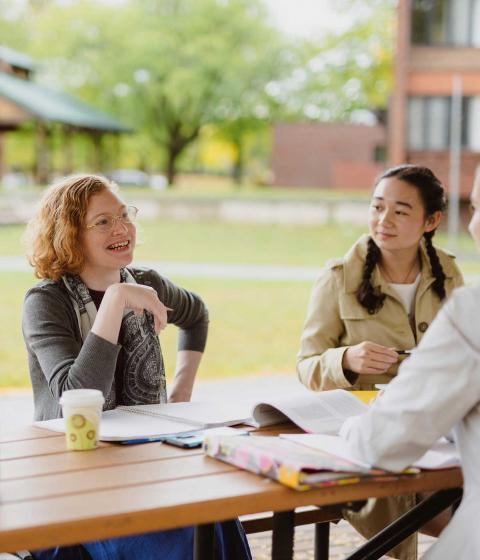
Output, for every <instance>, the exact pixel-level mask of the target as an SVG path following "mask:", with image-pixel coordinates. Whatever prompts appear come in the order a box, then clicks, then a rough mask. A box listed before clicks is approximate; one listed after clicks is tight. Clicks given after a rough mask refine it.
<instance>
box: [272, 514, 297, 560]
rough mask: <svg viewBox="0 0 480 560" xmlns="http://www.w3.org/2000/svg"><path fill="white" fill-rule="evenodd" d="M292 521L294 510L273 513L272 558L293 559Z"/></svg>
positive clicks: (293, 527)
mask: <svg viewBox="0 0 480 560" xmlns="http://www.w3.org/2000/svg"><path fill="white" fill-rule="evenodd" d="M294 522H295V512H294V511H277V512H275V513H274V514H273V532H272V560H292V559H293V537H294V530H295V525H294Z"/></svg>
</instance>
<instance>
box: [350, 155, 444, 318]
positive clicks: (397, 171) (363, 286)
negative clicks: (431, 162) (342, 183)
mask: <svg viewBox="0 0 480 560" xmlns="http://www.w3.org/2000/svg"><path fill="white" fill-rule="evenodd" d="M392 177H394V178H396V179H398V180H400V181H405V182H406V183H408V184H409V185H412V186H413V187H416V189H417V191H418V194H419V195H420V198H421V199H422V203H423V207H424V209H425V216H431V215H432V214H434V213H435V212H438V211H440V212H443V211H444V210H445V207H446V202H445V193H444V190H443V187H442V183H441V182H440V181H439V179H438V178H437V177H436V176H435V175H434V173H433V172H432V171H431V170H430V169H428V167H422V166H419V165H411V164H404V165H398V166H396V167H391V168H390V169H387V170H386V171H385V172H384V173H383V174H382V175H380V176H379V177H378V178H377V180H376V181H375V187H376V186H377V185H378V183H380V181H381V180H382V179H389V178H392ZM434 235H435V230H432V231H428V232H425V233H424V234H423V237H424V238H425V248H426V250H427V255H428V258H429V260H430V267H431V269H432V274H433V276H434V278H435V281H434V283H433V284H432V288H433V291H434V292H435V293H436V294H437V295H438V297H439V298H440V299H441V300H443V299H445V297H446V292H445V278H446V276H445V272H444V271H443V268H442V265H441V264H440V259H439V258H438V255H437V252H436V251H435V247H434V246H433V244H432V238H433V236H434ZM380 255H381V253H380V249H379V248H378V246H377V245H376V243H375V242H374V241H373V239H372V238H369V240H368V246H367V255H366V257H365V264H364V267H363V274H362V280H361V282H360V285H359V287H358V290H357V300H358V302H359V303H360V305H362V306H363V307H365V309H367V310H368V312H369V313H371V314H374V313H377V312H378V311H380V309H381V308H382V306H383V302H384V300H385V294H382V292H381V291H380V290H379V288H378V287H377V288H374V287H373V285H372V282H371V276H372V273H373V270H374V268H375V265H376V264H377V263H378V261H379V260H380Z"/></svg>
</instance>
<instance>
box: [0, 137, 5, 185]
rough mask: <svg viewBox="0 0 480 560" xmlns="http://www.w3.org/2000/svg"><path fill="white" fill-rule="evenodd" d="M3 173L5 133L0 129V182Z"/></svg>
mask: <svg viewBox="0 0 480 560" xmlns="http://www.w3.org/2000/svg"><path fill="white" fill-rule="evenodd" d="M4 173H5V133H4V132H2V131H0V183H1V182H2V179H3V175H4Z"/></svg>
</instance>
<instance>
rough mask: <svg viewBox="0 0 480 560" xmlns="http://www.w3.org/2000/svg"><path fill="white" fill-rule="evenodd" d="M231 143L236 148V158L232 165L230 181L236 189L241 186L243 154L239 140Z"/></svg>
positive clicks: (243, 163) (243, 164) (241, 143)
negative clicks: (231, 180)
mask: <svg viewBox="0 0 480 560" xmlns="http://www.w3.org/2000/svg"><path fill="white" fill-rule="evenodd" d="M233 143H234V145H235V147H236V148H237V158H236V160H235V162H234V164H233V169H232V179H233V182H234V183H235V185H236V186H237V187H241V186H242V184H243V175H244V171H245V170H244V167H245V153H244V148H243V142H242V139H241V138H237V139H236V140H234V142H233Z"/></svg>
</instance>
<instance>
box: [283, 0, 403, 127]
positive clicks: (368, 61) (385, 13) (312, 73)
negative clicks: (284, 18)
mask: <svg viewBox="0 0 480 560" xmlns="http://www.w3.org/2000/svg"><path fill="white" fill-rule="evenodd" d="M336 8H337V10H339V11H341V12H346V11H347V10H348V11H354V13H355V19H354V21H353V18H352V14H350V19H351V20H352V24H351V25H350V26H349V27H347V28H346V29H344V30H342V31H340V32H337V33H330V34H328V35H325V36H323V37H321V38H320V39H318V40H307V41H304V42H302V43H300V44H299V45H298V47H297V49H296V50H295V51H294V52H295V56H296V63H295V65H294V67H295V70H294V71H293V72H292V74H291V75H290V76H289V78H288V79H287V80H285V81H284V82H283V83H282V84H280V85H277V87H276V97H277V100H278V101H279V103H282V104H283V105H284V106H285V108H286V114H287V115H290V118H294V119H297V118H298V117H299V116H301V117H303V118H307V119H312V120H322V121H334V120H338V121H346V120H350V119H351V118H352V117H353V116H354V115H355V113H356V112H358V111H362V110H371V111H374V112H376V113H377V114H379V115H380V116H381V114H382V113H383V112H384V110H385V108H386V106H387V101H388V96H389V93H390V91H391V88H392V81H393V52H394V47H393V44H394V28H395V10H394V2H393V1H392V0H369V1H368V2H367V1H365V0H339V1H338V4H337V5H336Z"/></svg>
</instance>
